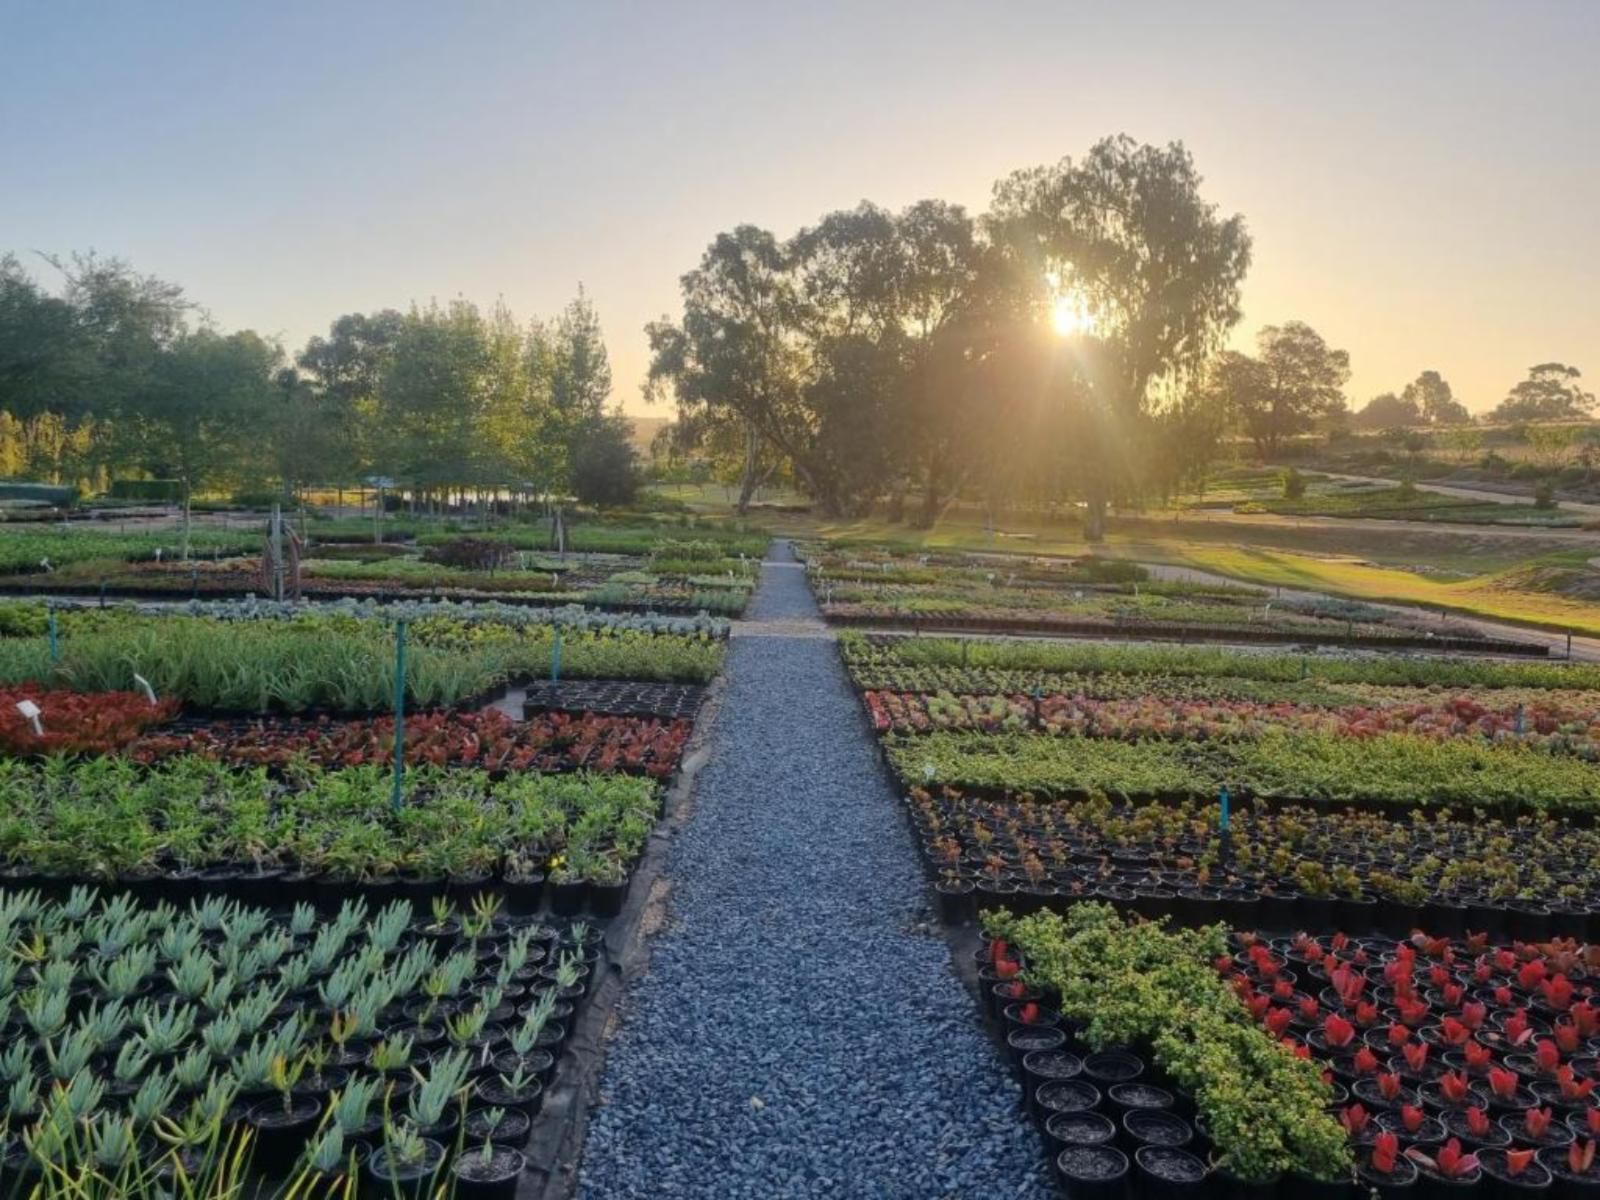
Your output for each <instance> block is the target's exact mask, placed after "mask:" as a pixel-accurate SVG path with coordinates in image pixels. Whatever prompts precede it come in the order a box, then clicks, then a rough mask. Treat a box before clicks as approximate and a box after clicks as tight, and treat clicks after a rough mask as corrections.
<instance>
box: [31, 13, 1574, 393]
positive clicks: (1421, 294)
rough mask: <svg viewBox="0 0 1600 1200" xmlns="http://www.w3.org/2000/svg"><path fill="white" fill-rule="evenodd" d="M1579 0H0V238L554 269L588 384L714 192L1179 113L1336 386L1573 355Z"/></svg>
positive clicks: (750, 207) (274, 280) (1253, 304)
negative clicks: (1337, 350)
mask: <svg viewBox="0 0 1600 1200" xmlns="http://www.w3.org/2000/svg"><path fill="white" fill-rule="evenodd" d="M1597 62H1600V0H1515V2H1513V0H1504V2H1503V3H1472V2H1463V0H1453V2H1448V3H1446V2H1439V3H1423V2H1420V0H1418V2H1406V0H1387V2H1382V3H1378V2H1358V0H1339V2H1338V3H1316V4H1313V3H1294V2H1290V3H1284V2H1283V0H1274V2H1261V3H1230V2H1219V3H1195V2H1192V0H1176V2H1172V3H1154V2H1151V3H1139V2H1126V3H1115V4H1113V3H1106V4H1096V5H1086V4H1076V3H1071V2H1069V0H1053V2H1041V3H993V4H980V3H968V4H947V3H936V2H934V0H918V2H914V3H913V2H908V3H872V2H870V0H856V2H855V3H806V4H803V5H801V4H779V3H768V2H765V0H741V2H733V0H729V2H727V3H717V4H712V3H687V2H682V0H673V2H672V3H665V2H663V3H648V4H647V3H636V4H607V3H571V4H555V3H543V4H539V3H532V2H526V3H464V2H454V0H433V2H430V3H401V2H396V0H386V2H384V3H339V2H337V0H325V2H324V3H317V4H313V3H299V2H292V0H291V2H283V0H274V2H272V3H260V2H255V3H250V4H241V3H233V2H230V0H205V2H201V0H195V2H191V3H182V4H179V3H165V2H162V0H138V2H114V0H103V2H101V3H81V2H75V0H0V64H3V67H0V249H14V250H17V251H19V252H24V253H25V252H27V251H30V250H33V249H40V250H47V251H53V252H63V253H64V252H67V251H70V250H73V249H84V248H89V247H93V248H95V249H98V250H100V251H101V252H103V253H110V254H117V255H120V256H123V257H126V258H128V259H130V260H132V262H133V263H134V264H135V265H136V266H137V267H139V268H140V269H142V270H145V271H149V272H153V273H155V274H158V275H161V276H164V277H167V278H170V279H174V280H177V281H178V282H181V283H182V284H184V285H185V287H186V288H187V290H188V292H189V294H190V295H191V296H192V297H193V298H195V299H196V300H198V301H199V302H201V303H202V304H203V305H205V306H206V307H207V308H208V309H209V310H210V312H211V313H212V314H213V315H214V317H215V318H216V320H217V321H218V323H219V324H221V325H222V326H223V327H225V328H233V327H239V326H252V327H255V328H257V329H260V330H262V331H263V332H266V333H269V334H276V335H279V336H280V337H282V338H283V339H284V341H285V342H286V344H288V345H289V346H290V347H291V348H294V347H297V346H298V345H299V344H300V343H302V342H303V341H304V339H305V338H306V336H307V335H309V334H311V333H313V332H318V331H320V330H322V329H324V328H325V327H326V325H327V323H328V322H329V321H330V320H331V319H332V318H333V317H334V316H336V315H337V314H339V313H342V312H347V311H351V310H356V309H370V308H378V307H383V306H386V305H393V306H404V305H405V304H407V303H408V302H409V301H412V300H418V301H426V300H427V299H428V298H430V297H438V298H440V299H447V298H449V297H452V296H455V295H465V296H468V297H471V298H473V299H475V300H478V301H479V302H481V303H485V304H487V303H489V302H492V301H493V300H494V299H495V297H496V296H503V297H504V298H505V300H506V301H507V303H508V304H509V305H510V306H511V307H512V308H513V309H514V310H515V311H516V312H517V313H518V314H519V315H523V316H527V315H532V314H535V313H542V314H549V313H553V312H554V311H556V310H557V309H558V308H559V307H560V306H561V305H562V304H563V303H564V302H565V300H566V299H567V298H568V297H569V296H570V295H572V293H573V292H574V290H575V289H576V287H577V285H578V283H579V282H580V281H582V282H583V284H584V285H585V286H586V287H587V288H588V290H589V291H590V293H591V295H592V296H593V298H594V299H595V301H596V303H597V305H598V307H599V310H600V314H601V317H602V319H603V321H604V323H605V326H606V332H607V337H608V342H609V344H610V348H611V353H612V358H613V362H614V364H615V368H616V376H617V385H618V394H619V396H620V397H621V398H622V399H623V400H625V401H626V403H627V404H628V407H629V408H630V409H631V410H634V411H648V410H646V409H644V407H643V405H642V404H641V402H640V401H639V400H638V396H637V388H638V383H639V379H640V377H641V376H642V373H643V369H644V365H645V347H644V338H643V334H642V331H641V328H642V326H643V324H644V323H645V322H646V321H647V320H649V319H651V318H653V317H655V316H657V315H660V314H662V313H664V312H668V311H675V307H676V305H675V302H676V298H677V278H678V276H679V275H680V274H681V273H682V272H683V271H685V270H687V269H688V268H689V267H691V266H692V265H693V264H694V262H695V261H696V259H697V258H698V256H699V254H700V252H701V250H702V249H703V248H704V246H705V244H706V243H707V242H708V241H709V240H710V239H711V237H712V236H713V235H714V234H715V233H716V232H717V231H719V230H721V229H724V228H727V227H729V226H731V225H733V224H736V223H739V222H741V221H751V222H755V223H758V224H762V225H766V226H768V227H770V228H772V229H774V230H775V231H777V232H778V233H780V234H788V233H790V232H792V231H793V230H794V229H795V228H797V227H798V226H799V225H801V224H803V223H807V222H809V221H811V220H813V219H815V218H816V217H817V216H819V215H820V214H821V213H823V212H825V211H828V210H830V209H833V208H842V207H849V206H852V205H854V204H855V203H856V202H857V201H858V200H860V199H862V198H870V199H872V200H875V201H878V202H880V203H883V204H887V205H890V206H893V207H898V206H901V205H903V204H906V203H909V202H911V201H914V200H916V199H919V198H921V197H925V196H939V197H943V198H946V199H950V200H955V201H960V202H963V203H966V204H967V205H969V206H970V207H971V208H973V209H974V210H981V209H982V208H983V207H985V205H986V203H987V200H988V195H989V189H990V185H991V184H992V182H993V180H994V179H995V178H996V177H998V176H999V175H1001V174H1003V173H1005V172H1007V171H1009V170H1011V169H1012V168H1015V167H1021V166H1026V165H1031V164H1035V163H1039V162H1045V161H1051V160H1054V159H1057V158H1059V157H1061V156H1062V155H1065V154H1079V153H1081V152H1082V151H1083V150H1084V149H1086V148H1087V147H1088V146H1089V145H1090V143H1092V142H1093V141H1094V140H1095V139H1096V138H1097V137H1099V136H1101V135H1103V134H1107V133H1115V132H1127V133H1129V134H1132V135H1134V136H1136V137H1138V138H1141V139H1143V140H1146V141H1153V142H1154V141H1165V140H1168V139H1173V138H1180V139H1182V140H1183V141H1184V142H1186V143H1187V144H1188V146H1189V148H1190V149H1191V150H1192V151H1193V152H1194V154H1195V157H1196V159H1197V161H1198V163H1199V166H1200V169H1201V170H1202V171H1203V172H1204V173H1205V175H1206V176H1207V191H1208V193H1209V195H1210V196H1211V197H1212V198H1213V199H1215V200H1216V201H1217V202H1218V203H1219V204H1220V205H1221V206H1222V207H1223V208H1224V209H1225V210H1227V211H1240V212H1243V213H1244V214H1245V216H1246V217H1247V219H1248V221H1249V225H1250V228H1251V231H1252V233H1253V235H1254V237H1255V265H1254V267H1253V268H1252V270H1251V273H1250V277H1249V279H1248V281H1247V284H1246V289H1245V310H1246V313H1245V321H1244V323H1243V325H1242V326H1241V332H1240V337H1239V340H1240V341H1241V342H1243V341H1246V340H1248V338H1249V337H1250V336H1251V335H1252V334H1253V332H1254V330H1255V328H1256V327H1257V326H1259V325H1261V324H1264V323H1269V322H1279V321H1283V320H1287V319H1292V318H1300V319H1303V320H1307V321H1309V322H1311V323H1312V324H1313V325H1315V326H1316V327H1317V328H1318V329H1319V330H1320V331H1321V332H1322V333H1323V334H1324V335H1325V336H1326V337H1327V338H1328V339H1329V340H1330V341H1331V342H1332V343H1333V344H1335V345H1338V346H1343V347H1345V348H1347V349H1349V351H1350V352H1351V356H1352V359H1353V364H1354V368H1355V374H1354V378H1353V379H1352V381H1351V385H1350V388H1349V391H1350V394H1351V396H1352V398H1353V399H1354V400H1355V401H1356V402H1357V403H1359V402H1361V401H1364V400H1365V399H1366V398H1367V397H1369V396H1370V395H1372V394H1373V393H1374V392H1377V391H1381V390H1386V389H1391V388H1394V389H1398V388H1399V387H1400V386H1401V385H1403V384H1404V383H1405V382H1406V380H1407V379H1409V378H1411V377H1412V376H1413V375H1415V374H1416V372H1417V371H1418V370H1420V369H1422V368H1424V367H1433V368H1437V369H1439V370H1441V371H1443V372H1444V374H1445V376H1446V377H1447V378H1448V379H1450V380H1451V381H1452V382H1453V383H1454V385H1455V387H1456V391H1457V393H1458V395H1460V396H1461V397H1462V398H1463V399H1464V400H1465V401H1466V402H1467V403H1468V405H1469V406H1470V407H1472V408H1475V409H1481V408H1485V407H1488V406H1490V405H1492V404H1493V403H1494V402H1495V401H1496V400H1498V398H1499V397H1500V396H1501V395H1503V394H1504V391H1505V389H1506V387H1507V386H1508V385H1509V384H1511V383H1512V382H1514V381H1515V380H1516V379H1517V378H1519V377H1520V376H1521V374H1522V372H1523V371H1524V370H1525V368H1526V367H1527V366H1529V365H1530V364H1532V363H1534V362H1538V361H1543V360H1546V359H1551V358H1556V359H1562V360H1565V361H1568V362H1573V363H1575V364H1576V365H1578V366H1580V367H1583V368H1585V369H1586V370H1587V371H1588V373H1589V375H1590V378H1591V383H1592V382H1593V379H1594V377H1595V376H1600V216H1597V213H1600V82H1597V79H1596V66H1597Z"/></svg>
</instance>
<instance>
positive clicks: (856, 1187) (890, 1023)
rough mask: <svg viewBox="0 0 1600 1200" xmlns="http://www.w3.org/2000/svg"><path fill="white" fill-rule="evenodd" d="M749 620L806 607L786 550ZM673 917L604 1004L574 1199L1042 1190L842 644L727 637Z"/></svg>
mask: <svg viewBox="0 0 1600 1200" xmlns="http://www.w3.org/2000/svg"><path fill="white" fill-rule="evenodd" d="M773 558H774V561H773V562H769V563H768V564H767V565H765V566H764V567H763V569H762V579H761V588H760V590H759V592H758V593H757V596H756V600H755V605H754V609H753V611H752V613H751V617H752V620H753V621H754V622H756V623H761V622H801V621H803V622H815V621H816V620H817V610H816V606H815V605H814V604H813V603H812V601H811V597H810V594H809V592H808V590H807V589H806V584H805V575H804V572H803V571H801V570H799V569H797V568H796V567H794V566H790V565H783V564H787V563H788V562H791V561H792V559H791V558H790V556H789V554H788V547H787V545H785V544H783V543H778V544H777V545H776V546H775V547H774V556H773ZM728 673H729V686H728V689H727V693H726V695H725V697H724V701H723V705H722V709H721V712H720V713H719V714H718V716H717V724H716V728H715V730H714V733H713V741H712V756H711V760H710V762H709V763H708V764H707V766H706V768H705V770H704V771H703V772H702V773H701V775H700V778H699V780H698V782H697V784H696V787H695V811H694V815H693V817H692V819H691V820H690V822H689V824H688V825H687V826H686V828H685V829H684V831H683V833H682V834H681V836H680V838H679V841H678V843H677V844H676V845H675V847H674V848H673V855H672V860H671V863H670V865H669V868H668V878H669V879H670V880H671V881H672V894H671V897H670V899H669V901H668V904H669V909H670V917H671V920H670V924H669V925H668V927H667V928H666V929H665V930H664V931H663V932H662V933H661V934H660V935H659V936H658V937H657V938H656V940H655V941H654V943H653V945H652V948H651V955H650V969H649V972H648V974H646V975H645V976H644V977H643V978H642V979H641V980H640V981H639V982H638V983H636V984H635V985H634V987H633V988H632V990H631V991H630V993H629V995H628V997H627V999H626V1000H625V1001H624V1005H623V1009H622V1014H621V1015H622V1025H621V1029H620V1030H619V1032H618V1034H617V1036H616V1038H615V1040H614V1041H613V1042H612V1044H611V1047H610V1051H609V1055H608V1059H607V1063H606V1070H605V1076H604V1081H603V1084H602V1089H601V1107H600V1108H599V1110H598V1111H597V1112H596V1113H595V1116H594V1118H593V1121H592V1122H591V1124H590V1127H589V1135H588V1141H587V1145H586V1148H585V1151H584V1158H583V1166H582V1169H581V1172H580V1176H579V1190H578V1195H579V1196H580V1197H581V1198H582V1200H625V1198H643V1197H717V1198H719V1200H741V1198H749V1200H788V1198H798V1197H806V1198H811V1197H840V1198H855V1197H861V1198H863V1200H865V1198H874V1200H876V1198H883V1200H901V1198H903V1200H940V1198H944V1200H956V1198H962V1200H967V1198H976V1197H979V1196H983V1197H989V1196H1004V1197H1007V1198H1008V1200H1011V1198H1017V1200H1043V1198H1044V1197H1047V1196H1050V1195H1051V1194H1052V1193H1051V1190H1050V1188H1049V1186H1048V1184H1047V1181H1046V1175H1045V1167H1044V1154H1043V1152H1042V1150H1041V1148H1040V1145H1039V1143H1038V1140H1037V1138H1036V1135H1035V1134H1034V1133H1033V1132H1032V1130H1031V1128H1030V1127H1029V1126H1028V1125H1027V1123H1026V1121H1025V1118H1023V1117H1022V1116H1021V1115H1020V1114H1019V1113H1018V1111H1017V1104H1018V1101H1019V1099H1020V1092H1019V1091H1018V1089H1017V1087H1016V1085H1015V1084H1014V1083H1013V1081H1012V1078H1011V1075H1010V1073H1009V1072H1008V1071H1007V1070H1005V1069H1004V1068H1003V1067H1002V1065H1001V1063H1000V1062H999V1061H998V1058H997V1055H996V1051H995V1050H994V1049H993V1047H992V1046H991V1044H990V1043H989V1042H988V1040H987V1037H986V1035H985V1034H984V1032H983V1030H982V1028H981V1026H980V1024H979V1020H978V1015H977V1012H976V1007H975V1004H974V1002H973V1001H972V999H971V998H970V997H969V995H968V994H967V992H966V991H965V990H964V988H963V987H962V985H961V983H960V981H959V980H958V979H957V978H956V977H955V975H954V973H953V971H952V969H951V965H950V959H949V951H948V949H947V948H946V945H945V942H944V940H943V938H942V937H941V936H940V935H939V933H938V931H937V929H936V928H934V927H931V926H924V925H923V924H922V923H923V922H924V921H926V920H927V914H926V911H925V903H926V890H925V884H924V880H923V878H922V876H921V873H920V870H919V868H918V866H917V862H916V857H915V851H914V849H913V847H912V846H911V844H910V839H909V836H908V834H907V833H906V830H905V827H904V824H903V822H902V818H901V816H900V814H899V812H898V809H897V802H896V800H895V797H894V795H893V794H892V792H891V791H890V790H889V788H888V785H887V784H886V782H885V781H884V779H883V778H882V776H881V775H880V774H879V772H878V768H877V767H876V765H875V762H874V758H873V753H874V748H873V745H872V742H871V740H870V736H869V735H868V733H867V731H866V728H865V725H864V723H863V721H862V719H861V717H860V715H859V713H858V711H857V702H856V699H855V697H854V695H853V694H852V693H851V692H850V690H849V688H848V686H847V684H846V681H845V676H844V671H843V668H842V667H841V665H840V664H839V662H838V651H837V649H836V647H835V646H833V645H832V644H831V643H830V642H829V641H827V640H824V639H821V638H817V637H814V636H813V637H803V636H798V637H785V636H773V635H766V636H735V638H734V640H733V643H732V645H731V647H730V650H729V655H728Z"/></svg>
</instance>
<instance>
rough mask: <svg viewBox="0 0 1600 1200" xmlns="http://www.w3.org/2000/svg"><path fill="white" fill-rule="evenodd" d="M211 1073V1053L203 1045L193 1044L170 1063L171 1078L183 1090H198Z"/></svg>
mask: <svg viewBox="0 0 1600 1200" xmlns="http://www.w3.org/2000/svg"><path fill="white" fill-rule="evenodd" d="M210 1075H211V1054H210V1051H208V1050H207V1049H206V1047H205V1046H194V1047H192V1048H191V1049H190V1050H189V1053H187V1054H185V1055H184V1056H183V1057H182V1058H180V1059H178V1060H177V1061H176V1062H174V1063H173V1064H172V1079H173V1082H174V1083H176V1084H177V1085H178V1087H179V1088H181V1089H182V1090H183V1091H186V1092H193V1091H198V1090H199V1088H200V1085H201V1084H203V1083H205V1081H206V1080H207V1079H208V1078H209V1077H210Z"/></svg>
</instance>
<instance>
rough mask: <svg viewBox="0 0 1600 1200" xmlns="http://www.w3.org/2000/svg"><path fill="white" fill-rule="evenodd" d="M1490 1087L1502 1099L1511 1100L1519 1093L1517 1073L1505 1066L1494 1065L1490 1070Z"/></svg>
mask: <svg viewBox="0 0 1600 1200" xmlns="http://www.w3.org/2000/svg"><path fill="white" fill-rule="evenodd" d="M1489 1087H1490V1089H1491V1090H1492V1091H1493V1092H1494V1094H1495V1095H1496V1096H1497V1097H1499V1098H1500V1099H1501V1100H1510V1099H1512V1098H1513V1097H1515V1096H1516V1094H1517V1073H1516V1072H1515V1071H1508V1070H1506V1069H1505V1068H1504V1067H1492V1068H1490V1071H1489Z"/></svg>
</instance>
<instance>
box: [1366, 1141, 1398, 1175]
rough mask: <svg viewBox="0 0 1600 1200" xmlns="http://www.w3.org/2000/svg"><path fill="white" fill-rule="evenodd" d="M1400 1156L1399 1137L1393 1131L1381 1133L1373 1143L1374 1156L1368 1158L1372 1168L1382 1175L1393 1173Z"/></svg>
mask: <svg viewBox="0 0 1600 1200" xmlns="http://www.w3.org/2000/svg"><path fill="white" fill-rule="evenodd" d="M1399 1158H1400V1139H1399V1137H1397V1136H1396V1135H1395V1134H1392V1133H1380V1134H1379V1135H1378V1137H1377V1140H1376V1141H1374V1142H1373V1143H1372V1157H1371V1158H1370V1159H1369V1160H1368V1162H1369V1163H1370V1164H1371V1166H1372V1169H1373V1170H1374V1171H1376V1172H1378V1173H1379V1174H1380V1175H1393V1174H1394V1168H1395V1164H1396V1163H1397V1162H1398V1161H1399Z"/></svg>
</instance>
